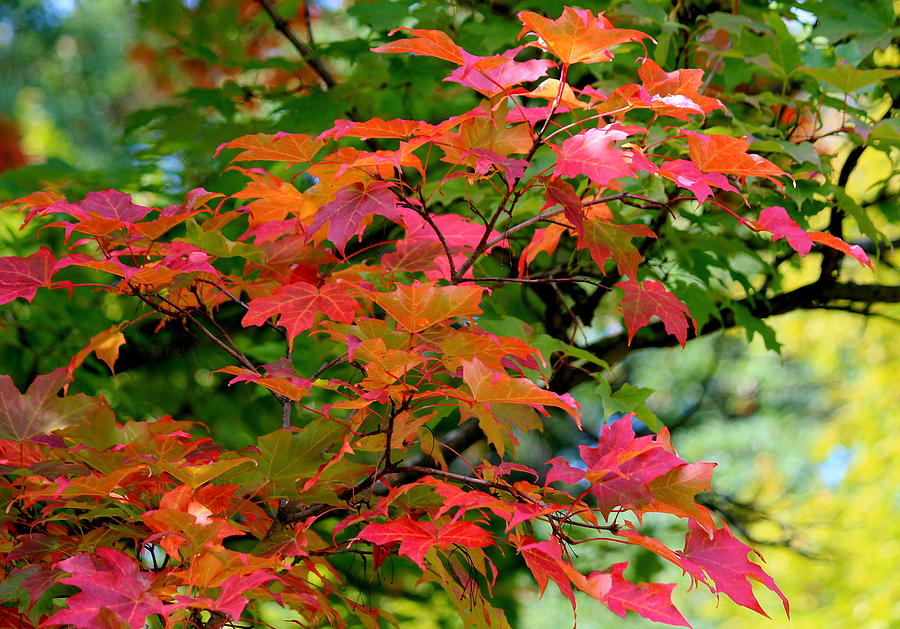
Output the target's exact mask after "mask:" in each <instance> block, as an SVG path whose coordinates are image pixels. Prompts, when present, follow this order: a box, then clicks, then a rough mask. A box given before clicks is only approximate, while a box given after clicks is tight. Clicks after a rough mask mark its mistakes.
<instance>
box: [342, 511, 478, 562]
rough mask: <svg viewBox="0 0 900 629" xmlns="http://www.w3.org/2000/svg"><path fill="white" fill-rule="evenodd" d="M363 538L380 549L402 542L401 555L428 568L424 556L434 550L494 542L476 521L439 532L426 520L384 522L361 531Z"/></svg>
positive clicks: (444, 528)
mask: <svg viewBox="0 0 900 629" xmlns="http://www.w3.org/2000/svg"><path fill="white" fill-rule="evenodd" d="M358 537H359V538H360V539H363V540H365V541H367V542H372V543H373V544H377V545H379V546H385V545H387V544H393V543H396V542H399V543H400V554H402V555H406V556H407V557H409V558H410V559H412V560H413V561H414V562H416V564H418V566H419V567H420V568H422V569H423V570H424V569H425V554H426V553H427V552H428V551H429V550H430V549H431V548H432V547H433V546H437V547H439V548H447V547H449V546H450V545H452V544H459V545H460V546H463V547H467V548H482V547H484V546H490V545H491V544H493V543H494V542H493V541H492V540H491V537H490V535H489V534H488V532H487V531H485V530H484V529H483V528H481V527H480V526H478V525H477V524H475V523H474V522H467V521H460V522H451V523H450V524H446V525H444V526H443V527H441V529H440V531H438V529H437V528H436V527H435V525H434V524H433V523H431V522H429V521H427V520H424V521H421V522H420V521H417V520H413V519H412V518H410V517H408V516H404V517H402V518H399V519H397V520H392V521H390V522H385V523H373V524H368V525H366V526H365V527H364V528H363V529H362V530H361V531H360V532H359V536H358Z"/></svg>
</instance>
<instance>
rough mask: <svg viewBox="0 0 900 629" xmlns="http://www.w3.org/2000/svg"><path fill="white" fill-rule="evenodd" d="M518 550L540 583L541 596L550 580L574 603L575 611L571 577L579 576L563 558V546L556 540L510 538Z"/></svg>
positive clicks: (573, 607)
mask: <svg viewBox="0 0 900 629" xmlns="http://www.w3.org/2000/svg"><path fill="white" fill-rule="evenodd" d="M510 541H512V542H514V543H515V544H516V546H517V548H518V551H519V553H520V554H521V555H522V557H523V558H524V559H525V564H526V565H527V566H528V568H529V569H530V570H531V573H532V574H533V575H534V579H535V581H537V583H538V588H540V592H541V595H543V594H544V591H545V590H546V589H547V583H548V582H549V581H550V579H553V581H554V582H555V583H556V585H557V587H559V591H560V592H562V593H563V595H564V596H565V597H566V598H567V599H569V602H571V603H572V609H575V594H574V593H573V592H572V582H571V575H573V574H574V575H577V576H581V575H579V574H578V573H577V572H575V570H574V569H573V568H572V566H570V565H569V564H567V563H566V562H565V560H563V558H562V546H561V545H560V543H559V541H557V540H556V539H555V538H553V539H549V540H547V541H543V542H538V541H535V540H534V539H533V538H531V537H529V536H527V535H520V536H518V539H513V538H512V537H511V538H510Z"/></svg>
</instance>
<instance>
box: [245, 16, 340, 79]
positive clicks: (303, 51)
mask: <svg viewBox="0 0 900 629" xmlns="http://www.w3.org/2000/svg"><path fill="white" fill-rule="evenodd" d="M256 2H257V3H258V4H259V6H261V7H262V8H263V10H264V11H265V12H266V13H267V14H268V15H269V17H270V18H271V19H272V24H273V25H274V26H275V30H277V31H278V32H279V33H281V34H282V35H284V37H285V39H287V40H288V41H289V42H291V45H292V46H293V47H294V48H295V49H296V50H297V52H299V53H300V55H301V56H302V57H303V61H304V62H305V63H306V64H307V65H309V67H310V68H312V69H313V71H314V72H315V73H316V74H317V75H319V78H320V79H322V83H324V84H325V87H326V89H331V88H332V87H334V86H335V85H337V82H336V81H335V80H334V77H333V76H332V75H331V72H329V71H328V68H326V67H325V64H323V63H322V60H321V59H319V58H318V57H314V56H313V50H312V48H310V47H309V45H307V44H306V42H304V41H303V40H302V39H300V38H299V37H297V34H296V33H295V32H294V31H293V30H292V29H291V26H290V24H288V22H287V20H285V19H283V18H282V17H281V16H280V15H278V12H277V11H276V10H275V7H273V6H272V2H271V0H256Z"/></svg>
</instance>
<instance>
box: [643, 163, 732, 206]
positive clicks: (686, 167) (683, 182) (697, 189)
mask: <svg viewBox="0 0 900 629" xmlns="http://www.w3.org/2000/svg"><path fill="white" fill-rule="evenodd" d="M659 174H660V175H662V176H663V177H668V178H669V179H671V180H672V181H674V182H675V183H677V184H678V185H679V186H681V187H682V188H687V189H688V190H690V191H691V192H693V193H694V196H696V197H697V201H699V202H700V203H703V202H704V201H706V200H707V199H708V198H709V197H711V196H712V195H713V191H712V188H710V186H715V187H716V188H721V189H722V190H728V191H729V192H734V193H735V194H740V192H738V190H737V188H735V187H734V186H732V185H731V182H729V181H728V178H727V177H725V175H722V174H720V173H705V172H703V171H702V170H700V169H699V168H697V165H696V164H695V163H694V162H692V161H690V160H686V159H670V160H666V161H665V162H664V163H663V164H662V165H661V166H660V167H659Z"/></svg>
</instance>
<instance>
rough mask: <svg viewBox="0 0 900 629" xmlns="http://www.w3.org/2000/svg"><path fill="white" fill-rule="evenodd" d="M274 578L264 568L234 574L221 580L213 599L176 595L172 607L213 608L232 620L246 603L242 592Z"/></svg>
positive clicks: (239, 615) (237, 617)
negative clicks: (216, 594)
mask: <svg viewBox="0 0 900 629" xmlns="http://www.w3.org/2000/svg"><path fill="white" fill-rule="evenodd" d="M276 578H277V577H274V576H273V575H271V574H269V573H267V572H266V571H264V570H257V571H256V572H252V573H250V574H246V575H242V574H236V575H234V576H230V577H228V578H227V579H225V580H224V581H223V582H222V584H221V585H220V586H219V595H218V596H217V597H216V598H215V599H211V598H206V597H196V598H195V597H189V596H178V597H176V600H177V603H176V604H175V605H173V606H172V608H173V609H174V608H178V607H195V608H199V609H207V610H215V611H218V612H222V613H224V614H226V615H227V616H228V617H230V618H232V619H233V620H237V619H239V618H240V617H241V614H243V613H244V607H246V605H247V601H248V599H247V597H246V596H244V593H245V592H247V591H248V590H252V589H253V588H257V587H259V586H261V585H263V584H264V583H267V582H269V581H272V580H274V579H276Z"/></svg>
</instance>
